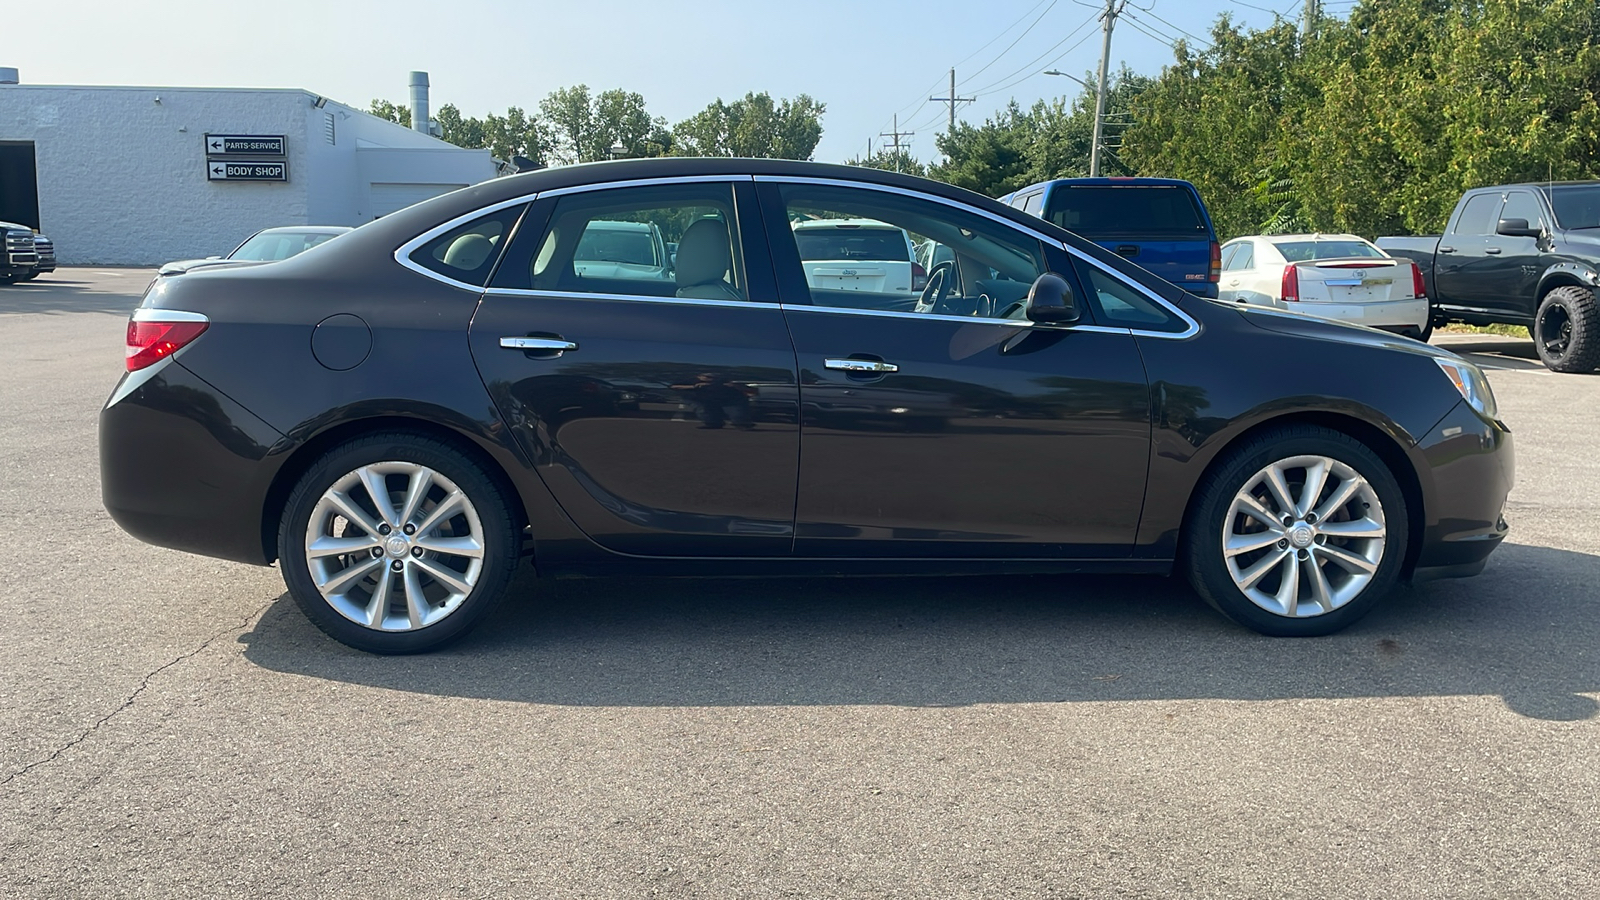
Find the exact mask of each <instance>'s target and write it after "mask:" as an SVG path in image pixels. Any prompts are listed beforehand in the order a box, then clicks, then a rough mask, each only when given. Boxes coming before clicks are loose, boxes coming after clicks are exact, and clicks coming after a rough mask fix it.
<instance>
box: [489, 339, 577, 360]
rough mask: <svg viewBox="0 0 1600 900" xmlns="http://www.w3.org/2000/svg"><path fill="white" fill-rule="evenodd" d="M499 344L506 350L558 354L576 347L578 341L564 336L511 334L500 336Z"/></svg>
mask: <svg viewBox="0 0 1600 900" xmlns="http://www.w3.org/2000/svg"><path fill="white" fill-rule="evenodd" d="M500 346H502V347H504V348H505V349H507V350H522V351H528V350H543V351H546V352H550V353H551V355H552V356H560V355H561V354H563V353H565V352H567V351H568V350H576V349H578V342H577V341H569V340H566V339H564V338H547V337H524V336H522V335H512V336H510V337H503V338H501V339H500ZM551 351H553V352H551Z"/></svg>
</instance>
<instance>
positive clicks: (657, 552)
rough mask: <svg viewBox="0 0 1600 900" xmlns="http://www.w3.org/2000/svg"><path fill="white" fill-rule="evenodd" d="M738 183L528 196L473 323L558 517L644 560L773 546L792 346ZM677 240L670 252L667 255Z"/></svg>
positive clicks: (786, 549)
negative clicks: (531, 200)
mask: <svg viewBox="0 0 1600 900" xmlns="http://www.w3.org/2000/svg"><path fill="white" fill-rule="evenodd" d="M751 190H752V185H751V183H750V181H749V179H748V177H746V178H745V179H744V181H743V183H742V184H738V183H736V182H734V181H723V182H691V183H684V184H665V185H652V186H640V187H616V188H607V189H598V190H590V191H583V192H578V193H570V194H566V195H564V196H560V197H554V198H541V199H540V200H539V201H538V202H537V203H535V204H534V206H533V208H532V210H531V211H530V212H529V214H528V218H527V220H526V221H525V222H524V224H523V226H522V227H521V228H520V229H519V231H518V234H517V235H516V237H515V238H514V239H513V242H512V244H511V246H510V247H509V248H507V252H506V258H505V260H504V261H503V262H502V263H501V264H500V267H499V269H498V270H497V271H496V273H495V277H494V279H493V281H492V282H491V284H490V288H489V290H488V291H487V293H486V294H485V295H484V298H483V302H482V304H481V306H480V307H479V309H478V313H477V315H476V316H475V317H474V319H473V321H472V329H471V343H472V354H473V358H474V359H475V360H476V361H477V364H478V369H479V371H480V373H481V374H482V375H483V378H484V381H485V383H486V384H487V385H488V388H489V391H490V394H491V396H493V398H494V401H495V404H496V406H497V407H498V408H499V411H500V413H501V416H502V418H503V419H504V421H505V422H506V423H508V426H509V427H510V428H511V429H512V431H513V432H514V434H515V436H516V439H517V441H518V442H519V443H520V444H521V446H522V447H523V449H524V450H525V451H526V452H527V453H528V455H529V456H530V457H531V458H532V460H533V462H534V465H535V466H536V468H537V471H538V472H539V474H540V476H541V477H542V478H543V479H544V481H545V483H546V484H547V485H548V486H549V488H550V490H551V492H552V493H553V494H554V495H555V497H556V498H557V500H558V501H559V502H560V504H561V506H562V508H563V509H564V510H565V511H566V513H567V514H568V515H569V516H570V517H571V518H572V520H573V521H574V522H575V523H576V524H577V525H578V527H579V528H581V529H582V530H583V531H584V532H585V533H586V534H588V535H589V537H590V538H592V539H593V540H594V541H595V542H596V543H598V544H600V545H601V546H603V547H605V548H607V549H610V550H614V551H617V552H621V553H629V554H639V555H649V556H787V555H789V553H790V551H791V549H792V542H793V531H794V495H795V479H796V474H797V466H798V456H799V424H798V415H797V390H796V376H795V362H794V350H793V347H792V344H791V343H790V340H789V333H788V330H787V328H786V327H785V324H784V318H783V313H782V311H781V310H780V309H779V307H778V305H777V303H776V302H775V301H776V295H775V291H776V289H775V287H774V286H773V284H772V275H771V265H770V263H769V262H768V261H767V259H766V249H765V247H764V246H763V245H762V243H761V242H760V241H759V240H757V241H755V242H753V243H752V242H751V241H749V240H745V239H744V238H743V235H745V234H747V233H749V232H750V231H751V229H752V227H753V229H754V233H755V234H756V235H759V234H760V231H761V228H760V225H759V223H758V222H757V221H756V219H757V217H758V213H757V212H756V206H755V201H754V198H753V196H752V195H751V193H750V191H751ZM670 244H676V245H677V249H676V254H673V253H672V252H671V250H670V249H669V245H670Z"/></svg>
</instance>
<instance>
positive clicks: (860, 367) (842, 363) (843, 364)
mask: <svg viewBox="0 0 1600 900" xmlns="http://www.w3.org/2000/svg"><path fill="white" fill-rule="evenodd" d="M822 366H823V368H825V369H835V370H837V371H840V372H869V373H873V374H880V375H881V374H884V373H887V372H898V371H900V367H899V366H897V365H895V364H894V363H886V362H882V361H880V360H875V359H825V360H823V361H822Z"/></svg>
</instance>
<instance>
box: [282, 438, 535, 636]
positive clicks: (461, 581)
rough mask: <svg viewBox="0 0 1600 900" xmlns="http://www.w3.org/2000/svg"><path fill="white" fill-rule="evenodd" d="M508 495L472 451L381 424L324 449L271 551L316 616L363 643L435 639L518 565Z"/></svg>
mask: <svg viewBox="0 0 1600 900" xmlns="http://www.w3.org/2000/svg"><path fill="white" fill-rule="evenodd" d="M519 544H520V541H519V538H518V529H517V525H516V522H515V519H514V517H513V516H512V514H511V510H510V508H509V506H508V505H507V498H506V497H505V496H504V494H503V492H502V491H501V490H500V489H499V488H498V487H497V486H496V484H495V482H494V480H493V479H492V478H491V477H490V476H489V475H488V473H486V472H485V471H484V470H483V468H482V467H481V466H479V465H478V464H477V463H476V462H474V461H473V460H472V459H471V458H469V457H468V456H466V455H465V454H463V453H461V452H460V451H459V450H457V449H456V448H454V447H451V446H450V445H448V444H445V443H443V442H440V441H437V440H434V439H432V438H428V437H424V436H421V435H409V434H380V435H372V436H368V437H363V438H359V439H356V440H353V441H350V442H348V443H345V444H341V445H339V446H337V447H335V448H333V449H332V450H330V451H329V452H328V453H326V454H325V455H323V456H322V457H321V458H320V459H318V460H317V461H316V462H315V463H314V464H312V466H311V468H310V470H309V471H307V472H306V473H305V475H304V476H302V477H301V479H300V481H299V483H298V484H297V485H296V486H295V488H294V490H293V491H292V492H291V494H290V495H289V500H288V503H287V504H286V506H285V510H284V514H283V518H282V521H281V523H280V526H279V529H278V558H279V565H280V566H281V567H282V569H283V578H284V582H285V583H286V584H287V585H288V588H289V593H290V594H291V595H293V597H294V599H295V602H296V603H298V604H299V606H300V608H301V609H302V610H304V612H305V614H306V616H307V617H309V618H310V619H311V621H312V622H313V623H314V624H316V626H317V627H318V628H320V629H322V630H323V631H324V632H326V633H327V634H328V635H329V636H331V637H333V638H334V639H335V640H338V641H340V642H342V643H344V644H348V645H349V646H351V647H355V648H356V649H359V650H366V651H368V652H372V653H420V652H425V651H428V650H434V649H437V648H439V647H442V646H444V645H445V644H446V643H449V642H450V641H453V640H455V639H457V638H459V637H461V636H462V635H463V634H465V633H467V631H469V630H470V629H471V628H472V627H473V626H474V625H476V624H478V622H480V621H481V620H482V619H483V618H484V616H486V615H487V614H488V613H489V611H490V610H491V609H492V608H493V607H494V606H495V605H496V604H497V603H498V602H499V600H500V598H501V596H502V595H504V594H505V592H506V588H507V586H508V585H509V583H510V581H511V577H512V575H513V573H514V571H515V567H516V563H517V558H518V548H519Z"/></svg>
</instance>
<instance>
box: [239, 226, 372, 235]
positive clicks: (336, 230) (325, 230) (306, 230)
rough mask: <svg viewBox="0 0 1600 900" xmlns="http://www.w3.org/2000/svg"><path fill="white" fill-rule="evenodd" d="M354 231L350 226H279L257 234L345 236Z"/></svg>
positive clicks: (262, 230)
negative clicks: (346, 233)
mask: <svg viewBox="0 0 1600 900" xmlns="http://www.w3.org/2000/svg"><path fill="white" fill-rule="evenodd" d="M354 230H355V229H354V228H352V227H350V226H349V225H277V226H274V227H272V228H263V229H261V230H260V231H258V232H256V234H344V233H345V232H347V231H354Z"/></svg>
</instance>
